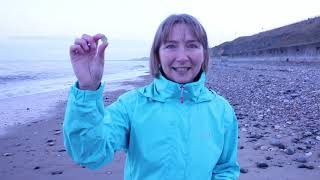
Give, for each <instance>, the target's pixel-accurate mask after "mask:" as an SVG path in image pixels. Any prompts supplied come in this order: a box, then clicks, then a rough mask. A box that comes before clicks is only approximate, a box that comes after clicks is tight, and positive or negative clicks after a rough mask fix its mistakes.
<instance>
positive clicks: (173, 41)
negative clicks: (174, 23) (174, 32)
mask: <svg viewBox="0 0 320 180" xmlns="http://www.w3.org/2000/svg"><path fill="white" fill-rule="evenodd" d="M177 42H178V41H175V40H168V41H166V42H165V43H177ZM187 43H200V41H198V40H195V39H192V40H187Z"/></svg>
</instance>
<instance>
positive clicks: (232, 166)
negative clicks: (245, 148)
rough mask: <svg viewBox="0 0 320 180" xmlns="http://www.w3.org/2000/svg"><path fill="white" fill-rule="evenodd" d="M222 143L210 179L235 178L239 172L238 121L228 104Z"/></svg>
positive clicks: (227, 179) (223, 179)
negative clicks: (220, 151) (221, 148)
mask: <svg viewBox="0 0 320 180" xmlns="http://www.w3.org/2000/svg"><path fill="white" fill-rule="evenodd" d="M223 121H224V144H223V150H222V153H221V156H220V158H219V160H218V163H217V165H216V166H215V168H214V169H213V172H212V180H235V179H238V177H239V174H240V167H239V164H238V162H237V148H238V123H237V118H236V116H235V113H234V110H233V108H232V107H231V106H230V105H229V106H228V107H227V108H226V110H225V113H224V119H223Z"/></svg>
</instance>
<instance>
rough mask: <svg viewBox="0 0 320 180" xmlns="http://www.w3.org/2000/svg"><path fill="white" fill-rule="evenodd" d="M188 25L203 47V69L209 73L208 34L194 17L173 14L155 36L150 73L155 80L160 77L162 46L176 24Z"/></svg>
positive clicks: (161, 25)
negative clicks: (160, 52)
mask: <svg viewBox="0 0 320 180" xmlns="http://www.w3.org/2000/svg"><path fill="white" fill-rule="evenodd" d="M180 23H182V24H186V25H188V26H189V27H190V28H191V31H192V32H193V34H194V35H195V37H196V38H197V40H198V41H199V42H200V43H201V45H202V46H203V54H204V61H203V64H202V67H201V69H202V70H203V71H204V72H205V73H207V71H208V61H209V47H208V38H207V33H206V31H205V30H204V28H203V26H202V25H201V23H200V22H199V21H198V20H197V19H196V18H195V17H193V16H191V15H188V14H173V15H170V16H169V17H167V18H166V19H165V20H164V21H163V22H162V23H161V24H160V26H159V27H158V30H157V32H156V34H155V37H154V40H153V43H152V47H151V52H150V72H151V75H152V76H153V77H155V78H158V77H159V75H160V56H159V49H160V46H161V45H162V44H163V43H165V42H166V41H167V40H168V37H169V35H170V33H171V31H172V29H173V26H174V25H176V24H180Z"/></svg>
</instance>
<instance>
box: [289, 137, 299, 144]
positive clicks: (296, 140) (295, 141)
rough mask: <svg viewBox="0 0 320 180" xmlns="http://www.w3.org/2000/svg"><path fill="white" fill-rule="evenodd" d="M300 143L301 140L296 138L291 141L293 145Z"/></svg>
mask: <svg viewBox="0 0 320 180" xmlns="http://www.w3.org/2000/svg"><path fill="white" fill-rule="evenodd" d="M299 141H300V139H299V138H296V137H295V138H292V139H291V142H292V143H298V142H299Z"/></svg>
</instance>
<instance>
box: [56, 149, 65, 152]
mask: <svg viewBox="0 0 320 180" xmlns="http://www.w3.org/2000/svg"><path fill="white" fill-rule="evenodd" d="M58 152H66V150H65V149H60V150H58Z"/></svg>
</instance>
